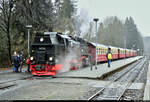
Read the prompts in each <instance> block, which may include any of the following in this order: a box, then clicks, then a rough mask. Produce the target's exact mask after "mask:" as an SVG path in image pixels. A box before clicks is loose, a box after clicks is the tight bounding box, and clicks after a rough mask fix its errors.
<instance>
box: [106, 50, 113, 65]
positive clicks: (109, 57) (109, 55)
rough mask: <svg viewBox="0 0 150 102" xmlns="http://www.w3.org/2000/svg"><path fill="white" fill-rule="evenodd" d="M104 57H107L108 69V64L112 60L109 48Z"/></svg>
mask: <svg viewBox="0 0 150 102" xmlns="http://www.w3.org/2000/svg"><path fill="white" fill-rule="evenodd" d="M106 57H107V63H108V67H110V63H111V59H112V53H111V48H108V52H107V54H106Z"/></svg>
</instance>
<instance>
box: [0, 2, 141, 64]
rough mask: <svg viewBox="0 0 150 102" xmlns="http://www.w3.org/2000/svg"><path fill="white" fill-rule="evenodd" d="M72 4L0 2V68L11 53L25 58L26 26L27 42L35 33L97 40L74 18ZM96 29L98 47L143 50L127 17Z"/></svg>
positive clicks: (91, 24)
mask: <svg viewBox="0 0 150 102" xmlns="http://www.w3.org/2000/svg"><path fill="white" fill-rule="evenodd" d="M76 2H77V1H76V0H0V39H1V40H0V42H1V44H0V67H8V66H10V65H11V61H10V59H11V56H12V54H13V51H23V52H24V56H25V57H27V38H28V36H27V28H26V25H32V28H31V38H30V40H31V41H33V39H34V36H35V34H36V32H37V31H41V32H44V31H54V32H62V33H64V34H69V35H72V36H80V37H82V38H84V39H86V40H88V41H93V42H95V39H96V37H97V36H96V35H95V24H94V22H93V21H91V22H89V21H86V20H85V19H84V17H81V15H77V10H78V8H77V5H76ZM83 25H84V26H85V25H86V26H88V27H87V29H86V32H83V30H82V29H83V28H84V27H83ZM98 25H99V27H98V40H99V43H101V44H105V45H112V46H116V47H122V48H124V47H126V48H129V49H143V38H142V36H141V33H140V32H139V31H138V29H137V27H136V24H135V23H134V20H133V18H132V17H127V18H126V20H125V21H121V20H120V19H119V18H117V17H107V18H106V19H105V20H104V21H102V22H100V23H98ZM86 26H85V27H86ZM124 39H126V44H125V42H124V41H125V40H124Z"/></svg>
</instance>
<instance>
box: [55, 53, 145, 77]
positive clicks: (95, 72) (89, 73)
mask: <svg viewBox="0 0 150 102" xmlns="http://www.w3.org/2000/svg"><path fill="white" fill-rule="evenodd" d="M141 58H143V56H136V57H132V58H126V59H121V60H116V61H112V62H111V67H108V66H107V63H103V64H98V65H97V69H95V66H93V68H92V70H91V67H86V68H83V69H78V70H74V71H69V72H64V73H60V74H59V75H55V76H54V77H56V78H67V77H69V78H90V79H97V78H101V77H102V76H104V75H105V74H107V73H110V72H113V71H115V70H117V69H119V68H121V67H123V66H125V65H127V64H130V63H132V62H134V61H137V60H139V59H141Z"/></svg>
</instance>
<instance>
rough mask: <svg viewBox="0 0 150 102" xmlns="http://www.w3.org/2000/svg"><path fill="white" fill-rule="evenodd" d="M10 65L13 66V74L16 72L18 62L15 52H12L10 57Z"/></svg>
mask: <svg viewBox="0 0 150 102" xmlns="http://www.w3.org/2000/svg"><path fill="white" fill-rule="evenodd" d="M12 65H13V72H18V66H19V60H18V56H17V52H16V51H14V54H13V56H12Z"/></svg>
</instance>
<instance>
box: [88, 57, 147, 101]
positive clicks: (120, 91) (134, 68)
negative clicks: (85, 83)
mask: <svg viewBox="0 0 150 102" xmlns="http://www.w3.org/2000/svg"><path fill="white" fill-rule="evenodd" d="M145 62H146V59H145V58H143V59H141V60H140V61H138V62H137V63H136V64H132V65H131V66H130V67H131V68H129V69H128V70H127V71H125V72H124V73H122V74H120V76H118V77H116V78H115V79H114V80H112V81H111V82H110V83H108V84H107V85H106V86H105V87H104V88H102V89H100V90H99V91H97V92H96V93H95V94H93V95H92V96H91V97H89V98H88V99H87V100H121V99H122V96H123V95H124V93H125V91H126V90H127V89H128V87H130V85H131V84H132V82H134V80H135V79H136V77H137V76H138V73H139V72H140V69H143V68H144V67H143V68H142V66H143V65H144V64H145ZM138 69H139V70H138ZM135 72H136V74H135V75H134V77H133V76H132V77H130V78H129V80H127V79H128V78H126V79H124V81H126V82H127V83H121V84H120V86H117V88H109V86H110V85H112V84H113V83H114V82H116V81H123V79H122V78H123V76H126V75H127V74H128V73H130V76H131V75H132V74H133V73H135Z"/></svg>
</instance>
